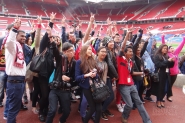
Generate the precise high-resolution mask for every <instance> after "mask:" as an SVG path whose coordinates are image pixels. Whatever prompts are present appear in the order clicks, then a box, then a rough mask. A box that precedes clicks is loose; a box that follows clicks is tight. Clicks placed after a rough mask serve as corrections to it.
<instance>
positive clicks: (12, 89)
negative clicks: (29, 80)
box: [6, 81, 25, 123]
mask: <svg viewBox="0 0 185 123" xmlns="http://www.w3.org/2000/svg"><path fill="white" fill-rule="evenodd" d="M24 88H25V83H24V81H22V83H10V82H7V90H6V93H7V100H8V103H9V107H8V114H7V123H16V116H17V115H18V113H19V111H20V108H21V103H22V95H23V92H24Z"/></svg>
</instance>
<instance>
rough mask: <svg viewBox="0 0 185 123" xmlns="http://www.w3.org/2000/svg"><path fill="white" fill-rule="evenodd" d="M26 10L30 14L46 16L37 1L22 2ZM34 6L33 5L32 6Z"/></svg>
mask: <svg viewBox="0 0 185 123" xmlns="http://www.w3.org/2000/svg"><path fill="white" fill-rule="evenodd" d="M24 4H25V5H26V7H27V8H28V10H29V11H30V15H42V16H44V17H45V16H46V14H45V13H44V11H42V10H41V4H39V3H37V4H36V3H33V2H24ZM33 6H34V7H33Z"/></svg>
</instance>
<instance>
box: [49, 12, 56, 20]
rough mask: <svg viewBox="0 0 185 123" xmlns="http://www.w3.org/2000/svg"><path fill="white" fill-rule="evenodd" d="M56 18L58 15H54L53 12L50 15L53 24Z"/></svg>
mask: <svg viewBox="0 0 185 123" xmlns="http://www.w3.org/2000/svg"><path fill="white" fill-rule="evenodd" d="M55 16H56V13H53V12H52V13H51V14H50V21H51V22H53V21H54V19H55Z"/></svg>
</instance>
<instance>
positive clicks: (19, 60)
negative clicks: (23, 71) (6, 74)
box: [14, 42, 24, 68]
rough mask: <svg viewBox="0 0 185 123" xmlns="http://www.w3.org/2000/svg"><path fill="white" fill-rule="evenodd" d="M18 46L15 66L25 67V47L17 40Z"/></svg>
mask: <svg viewBox="0 0 185 123" xmlns="http://www.w3.org/2000/svg"><path fill="white" fill-rule="evenodd" d="M16 47H17V53H16V56H15V62H14V66H16V67H19V68H23V67H24V66H23V65H24V53H23V48H22V46H21V44H20V43H19V42H16Z"/></svg>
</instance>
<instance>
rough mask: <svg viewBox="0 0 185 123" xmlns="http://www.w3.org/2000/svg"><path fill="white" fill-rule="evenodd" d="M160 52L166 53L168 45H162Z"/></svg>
mask: <svg viewBox="0 0 185 123" xmlns="http://www.w3.org/2000/svg"><path fill="white" fill-rule="evenodd" d="M161 52H162V54H167V53H168V47H167V46H164V47H163V48H162V50H161Z"/></svg>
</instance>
